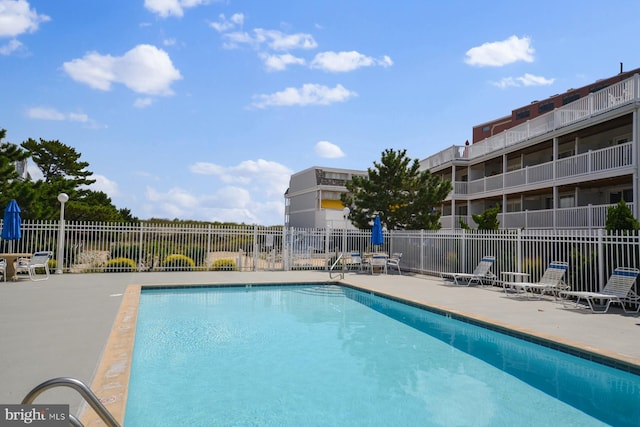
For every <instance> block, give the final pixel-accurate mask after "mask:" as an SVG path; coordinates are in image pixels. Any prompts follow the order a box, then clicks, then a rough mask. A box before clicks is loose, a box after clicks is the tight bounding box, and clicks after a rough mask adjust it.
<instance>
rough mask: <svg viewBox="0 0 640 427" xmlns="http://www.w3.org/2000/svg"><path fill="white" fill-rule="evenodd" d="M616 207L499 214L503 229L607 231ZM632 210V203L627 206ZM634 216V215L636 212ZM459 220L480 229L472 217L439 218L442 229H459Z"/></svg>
mask: <svg viewBox="0 0 640 427" xmlns="http://www.w3.org/2000/svg"><path fill="white" fill-rule="evenodd" d="M613 206H615V205H611V204H607V205H588V206H580V207H573V208H563V209H555V210H554V209H541V210H535V211H522V212H508V213H503V214H499V215H498V221H500V227H501V228H509V229H513V228H526V229H531V228H537V229H589V228H605V225H606V220H607V212H608V209H609V208H610V207H613ZM627 206H629V209H631V210H632V211H633V203H627ZM634 215H635V212H634ZM460 220H462V221H464V222H465V223H466V224H468V225H469V226H471V227H477V224H476V223H475V222H474V221H473V218H472V216H471V215H448V216H442V217H440V224H441V225H442V228H445V229H450V228H460Z"/></svg>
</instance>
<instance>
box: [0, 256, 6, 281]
mask: <svg viewBox="0 0 640 427" xmlns="http://www.w3.org/2000/svg"><path fill="white" fill-rule="evenodd" d="M0 274H2V278H3V279H4V281H5V282H6V281H7V260H6V259H4V258H0Z"/></svg>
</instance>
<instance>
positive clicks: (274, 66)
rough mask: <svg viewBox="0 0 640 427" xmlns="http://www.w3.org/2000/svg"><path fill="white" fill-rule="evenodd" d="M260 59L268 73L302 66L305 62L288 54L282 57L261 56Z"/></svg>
mask: <svg viewBox="0 0 640 427" xmlns="http://www.w3.org/2000/svg"><path fill="white" fill-rule="evenodd" d="M260 57H261V58H262V60H263V61H264V65H265V67H266V68H267V70H269V71H283V70H285V69H286V68H287V66H289V65H304V64H305V62H306V61H305V60H304V59H303V58H298V57H295V56H293V55H291V54H290V53H286V54H284V55H267V54H261V55H260Z"/></svg>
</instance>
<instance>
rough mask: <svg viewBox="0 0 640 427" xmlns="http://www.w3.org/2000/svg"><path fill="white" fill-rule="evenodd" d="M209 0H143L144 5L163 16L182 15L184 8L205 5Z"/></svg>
mask: <svg viewBox="0 0 640 427" xmlns="http://www.w3.org/2000/svg"><path fill="white" fill-rule="evenodd" d="M209 3H211V0H144V7H146V8H147V10H149V11H150V12H152V13H155V14H157V15H160V16H161V17H163V18H166V17H168V16H177V17H182V16H184V10H185V9H189V8H192V7H196V6H200V5H206V4H209Z"/></svg>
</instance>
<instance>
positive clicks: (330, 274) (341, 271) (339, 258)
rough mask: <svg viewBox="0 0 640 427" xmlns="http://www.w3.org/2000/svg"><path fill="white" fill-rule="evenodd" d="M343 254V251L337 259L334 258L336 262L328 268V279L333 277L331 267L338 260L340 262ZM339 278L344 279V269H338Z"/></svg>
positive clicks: (334, 264)
mask: <svg viewBox="0 0 640 427" xmlns="http://www.w3.org/2000/svg"><path fill="white" fill-rule="evenodd" d="M343 255H344V252H343V253H341V254H340V256H338V259H336V262H334V263H333V265H332V266H331V268H330V269H329V279H333V275H332V273H333V269H334V268H335V267H336V265H338V262H340V260H341V259H342V256H343ZM340 278H341V279H344V270H340Z"/></svg>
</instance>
